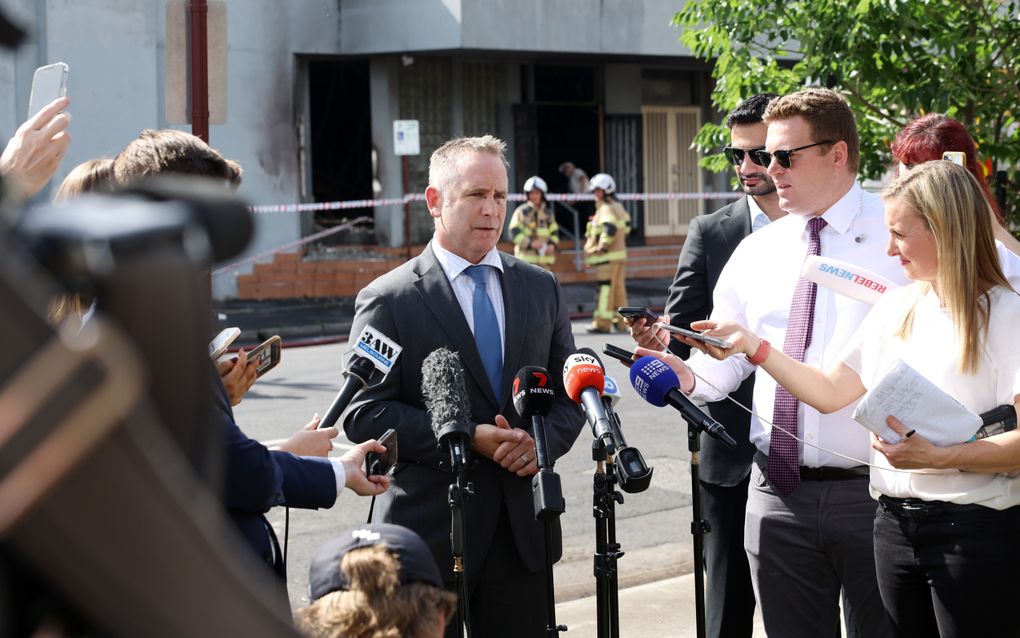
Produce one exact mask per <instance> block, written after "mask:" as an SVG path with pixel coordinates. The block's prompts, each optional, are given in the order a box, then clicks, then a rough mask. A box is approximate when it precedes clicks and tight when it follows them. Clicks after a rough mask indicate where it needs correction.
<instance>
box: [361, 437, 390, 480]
mask: <svg viewBox="0 0 1020 638" xmlns="http://www.w3.org/2000/svg"><path fill="white" fill-rule="evenodd" d="M379 443H381V444H382V445H383V446H384V447H385V448H386V451H385V452H369V453H368V454H366V455H365V474H367V475H368V476H382V475H384V474H389V473H390V470H392V469H393V466H394V465H395V464H396V463H397V432H396V430H394V429H393V428H390V429H388V430H386V432H384V433H383V435H382V436H381V437H379Z"/></svg>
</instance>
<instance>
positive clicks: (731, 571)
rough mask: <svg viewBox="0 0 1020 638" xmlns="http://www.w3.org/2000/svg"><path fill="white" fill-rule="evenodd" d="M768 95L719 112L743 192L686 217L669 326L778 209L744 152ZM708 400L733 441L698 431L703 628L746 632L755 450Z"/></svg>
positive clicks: (750, 612)
mask: <svg viewBox="0 0 1020 638" xmlns="http://www.w3.org/2000/svg"><path fill="white" fill-rule="evenodd" d="M775 97H776V96H775V95H773V94H770V93H765V94H758V95H754V96H752V97H750V98H748V99H746V100H744V101H743V102H741V103H740V104H739V105H737V107H736V108H735V109H733V111H732V112H731V113H730V114H729V116H728V117H727V119H726V125H727V126H728V127H729V129H730V146H727V147H726V149H725V153H726V157H727V159H729V161H730V163H732V164H733V167H734V170H735V171H736V173H737V179H738V180H739V182H740V187H741V189H742V190H743V191H744V193H745V194H746V195H747V197H743V198H741V199H738V200H737V201H735V202H733V203H732V204H729V205H728V206H723V207H722V208H720V209H719V210H717V211H715V212H714V213H710V214H708V215H704V216H701V217H695V218H694V219H693V220H691V223H690V226H689V228H688V231H687V240H686V241H685V242H684V247H683V250H682V251H681V252H680V261H679V264H678V266H677V271H676V278H675V279H674V280H673V283H672V284H671V285H670V287H669V297H668V299H667V301H666V314H667V316H668V317H669V321H670V323H672V324H673V325H675V326H681V327H684V328H688V327H690V323H691V322H692V321H700V320H702V319H707V318H708V316H709V315H710V314H711V313H712V290H714V289H715V284H716V281H718V279H719V273H721V272H722V269H723V266H725V265H726V262H727V261H728V260H729V258H730V255H731V254H733V250H734V249H735V248H736V247H737V244H739V243H740V241H741V240H742V239H743V238H744V237H747V236H748V235H750V234H751V232H752V231H754V230H757V229H758V228H761V227H763V226H765V225H766V224H768V223H769V222H770V221H772V220H775V219H778V218H779V217H782V216H783V215H784V214H785V213H784V212H783V211H782V210H780V208H779V197H778V196H777V195H776V187H775V185H774V184H773V183H772V179H771V178H770V177H769V176H768V174H767V173H766V172H765V168H764V167H762V166H759V165H758V164H756V163H755V162H754V160H753V159H752V157H751V153H749V152H748V151H750V150H754V149H761V148H765V133H766V131H767V130H768V129H767V127H766V126H765V124H763V123H762V114H763V113H764V112H765V107H766V106H768V103H769V102H770V101H772V99H773V98H775ZM652 334H653V332H652V331H650V330H647V326H645V325H644V324H643V323H641V324H636V325H635V326H634V335H635V339H637V340H638V343H640V344H641V345H645V346H646V347H652V348H656V349H661V348H662V345H661V344H658V345H650V344H647V343H645V340H646V339H648V338H650V337H651V335H652ZM669 347H670V349H671V350H672V351H673V352H674V353H676V354H677V355H679V356H680V357H683V358H684V359H686V358H687V357H689V356H690V354H691V350H690V347H689V346H686V345H684V344H682V343H680V342H679V341H676V340H671V342H670V344H669ZM753 387H754V377H753V376H752V377H750V378H748V379H747V380H746V381H744V383H743V384H742V385H741V386H740V388H739V389H738V390H737V391H736V392H734V393H733V394H731V395H730V396H731V397H732V398H734V399H735V400H737V401H739V402H740V403H741V405H745V406H750V405H751V391H752V388H753ZM707 408H708V411H709V412H710V413H711V415H712V417H713V418H715V419H716V420H717V421H719V422H720V423H722V424H723V425H724V426H726V429H727V431H728V432H729V433H730V435H731V436H732V437H733V438H735V439H736V440H737V441H738V443H739V445H738V446H737V447H736V448H731V447H728V446H726V445H723V444H722V443H721V442H719V441H717V440H716V439H714V438H712V437H710V436H707V435H703V436H702V437H701V464H700V468H699V469H700V479H701V481H700V482H701V507H702V509H701V512H702V515H703V516H704V519H705V520H706V521H708V524H709V526H710V527H711V533H709V534H707V535H706V536H705V571H706V580H707V583H708V585H707V595H706V597H705V607H706V621H707V625H708V627H707V632H706V633H707V635H708V636H713V637H716V636H720V637H721V636H726V637H749V636H751V633H752V624H753V616H754V590H753V588H752V587H751V573H750V569H749V567H748V563H747V555H746V553H745V552H744V513H745V509H746V504H747V486H748V479H749V476H750V473H751V460H752V458H753V457H754V450H755V448H754V446H753V445H752V444H751V442H750V440H749V438H748V430H749V427H750V415H749V414H748V413H747V412H746V411H744V410H743V409H742V408H740V407H738V406H737V405H735V404H733V403H732V402H730V401H720V402H718V403H711V404H709V405H708V406H707Z"/></svg>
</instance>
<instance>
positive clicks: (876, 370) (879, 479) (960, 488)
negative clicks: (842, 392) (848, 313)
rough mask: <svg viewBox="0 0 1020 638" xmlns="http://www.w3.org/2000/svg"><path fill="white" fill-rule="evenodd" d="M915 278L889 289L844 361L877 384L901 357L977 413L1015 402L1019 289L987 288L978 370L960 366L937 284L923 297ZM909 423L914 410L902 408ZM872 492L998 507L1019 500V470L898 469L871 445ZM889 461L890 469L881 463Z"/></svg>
mask: <svg viewBox="0 0 1020 638" xmlns="http://www.w3.org/2000/svg"><path fill="white" fill-rule="evenodd" d="M916 290H917V289H916V288H914V287H913V286H911V287H908V288H901V289H898V290H895V291H891V292H889V293H887V294H886V295H883V297H882V299H881V300H879V302H878V303H877V304H875V308H874V310H873V311H872V312H871V313H869V314H868V317H867V319H865V320H864V323H863V324H861V327H860V329H859V330H858V331H857V333H856V334H855V335H854V338H853V339H851V341H850V344H849V345H848V346H847V348H846V350H844V352H843V362H844V363H845V364H846V365H847V367H849V368H850V369H852V370H854V371H855V372H857V374H858V375H859V376H860V378H861V383H862V384H864V387H866V388H869V389H870V388H873V387H874V386H875V385H876V384H877V383H878V382H879V381H881V380H882V378H883V377H884V376H885V374H886V372H887V371H888V370H889V368H890V366H892V365H893V364H894V363H896V361H897V360H902V361H903V362H904V363H906V364H907V365H909V366H910V367H912V368H913V369H915V370H917V371H918V372H919V373H920V374H921V375H922V376H924V377H925V378H926V379H928V380H929V381H931V382H932V383H934V384H935V385H936V386H938V387H939V388H941V389H942V390H944V391H945V392H946V393H947V394H949V395H950V396H952V397H953V398H954V399H956V400H957V401H959V402H960V403H962V404H963V405H964V406H966V407H967V408H968V409H970V410H971V411H973V412H976V413H978V414H980V413H982V412H986V411H988V410H991V409H992V408H994V407H995V406H998V405H1012V404H1013V399H1014V397H1015V396H1016V395H1018V394H1020V343H1018V342H1017V340H1016V335H1017V332H1016V330H1017V326H1018V325H1020V295H1017V294H1016V293H1015V292H1014V291H1012V290H1006V289H1005V288H1003V287H1001V286H996V287H995V288H993V289H992V290H991V291H990V292H989V298H990V300H991V308H990V311H989V313H988V329H987V332H985V333H984V334H983V335H982V339H981V345H980V349H979V352H980V356H979V357H978V365H977V370H975V371H974V372H973V373H962V372H960V371H959V369H958V368H957V363H958V353H959V345H958V343H959V341H958V339H957V335H956V328H955V327H954V326H953V320H952V317H951V316H950V314H949V311H948V310H946V309H945V308H943V307H942V306H941V304H940V302H939V299H938V297H937V296H936V295H935V293H934V292H929V293H928V294H927V295H926V296H925V297H923V298H921V299H920V300H918V296H917V292H916ZM915 303H916V306H915V314H914V322H913V328H912V330H911V333H910V338H909V339H906V340H904V339H901V338H899V337H897V336H896V331H897V330H898V329H899V327H900V326H901V325H902V323H903V317H904V316H905V314H906V310H907V309H908V308H910V307H911V306H914V304H915ZM900 416H901V420H902V421H903V422H904V424H905V425H906V426H907V427H908V428H909V427H915V426H916V427H918V428H920V427H922V424H920V423H911V421H910V419H909V417H908V415H900ZM872 462H873V463H874V464H875V466H876V467H874V468H872V469H871V492H872V495H873V496H875V497H876V498H877V497H878V496H879V495H880V494H884V495H886V496H893V497H897V498H921V499H924V500H926V501H951V502H953V503H960V504H968V503H977V504H980V505H984V506H986V507H991V508H993V509H999V510H1001V509H1005V508H1007V507H1013V506H1014V505H1017V504H1020V476H1014V475H1006V474H990V473H986V472H961V471H960V470H935V469H925V470H912V471H910V472H901V471H894V470H892V469H891V465H890V464H889V460H888V459H887V458H886V457H885V455H883V454H879V453H878V452H876V451H875V450H872ZM879 468H886V469H879Z"/></svg>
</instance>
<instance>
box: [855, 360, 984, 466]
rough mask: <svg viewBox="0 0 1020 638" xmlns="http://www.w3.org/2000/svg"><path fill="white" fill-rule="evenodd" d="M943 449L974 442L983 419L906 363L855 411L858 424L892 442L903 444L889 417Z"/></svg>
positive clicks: (889, 374)
mask: <svg viewBox="0 0 1020 638" xmlns="http://www.w3.org/2000/svg"><path fill="white" fill-rule="evenodd" d="M890 414H891V415H893V416H895V417H896V418H897V419H899V420H900V421H902V422H903V423H904V424H906V426H907V427H909V428H914V429H916V430H917V433H918V434H920V435H922V436H924V438H926V439H928V440H929V441H931V442H932V443H933V444H935V445H937V446H939V447H946V446H948V445H956V444H957V443H963V442H964V441H968V440H970V439H971V438H972V437H973V436H974V433H975V432H977V430H978V428H980V427H981V417H980V416H978V415H977V414H975V413H974V412H972V411H970V410H969V409H968V408H967V407H966V406H964V405H963V404H962V403H960V402H959V401H957V400H956V399H954V398H953V397H951V396H949V395H948V394H946V393H945V392H943V391H942V390H941V389H940V388H939V387H937V386H936V385H935V384H934V383H932V382H931V381H929V380H928V379H925V378H924V377H923V376H921V374H920V373H918V372H917V370H914V369H913V368H911V367H910V366H908V365H907V364H906V363H903V361H897V362H896V363H895V364H893V366H892V367H891V368H890V369H889V371H888V372H887V373H886V375H885V376H884V377H882V380H881V381H879V382H878V384H877V385H876V386H875V387H874V388H872V389H871V390H869V391H868V393H867V394H865V395H864V398H863V399H861V402H860V403H858V404H857V408H856V409H855V410H854V416H853V418H854V421H857V422H858V423H860V424H861V425H863V426H864V427H866V428H868V429H869V430H871V431H872V432H874V433H875V434H877V435H879V436H880V437H882V438H883V439H885V440H886V441H888V442H890V443H899V441H900V435H899V434H896V432H894V431H893V430H892V429H891V428H890V427H889V426H888V425H886V423H885V419H886V417H887V416H889V415H890Z"/></svg>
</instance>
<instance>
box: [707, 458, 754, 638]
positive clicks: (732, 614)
mask: <svg viewBox="0 0 1020 638" xmlns="http://www.w3.org/2000/svg"><path fill="white" fill-rule="evenodd" d="M750 480H751V479H750V476H748V477H747V478H745V479H744V480H743V481H741V482H740V483H739V484H737V485H734V486H732V487H730V486H726V485H713V484H711V483H705V482H704V481H701V513H702V516H703V517H704V519H705V520H706V521H707V522H708V524H709V526H710V527H711V529H712V531H711V532H710V533H708V534H706V535H705V620H706V625H707V627H706V636H708V637H709V638H750V636H751V634H752V633H753V626H754V588H753V587H752V586H751V569H750V567H748V565H747V554H746V553H745V552H744V514H745V513H746V511H747V486H748V484H749V482H750Z"/></svg>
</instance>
